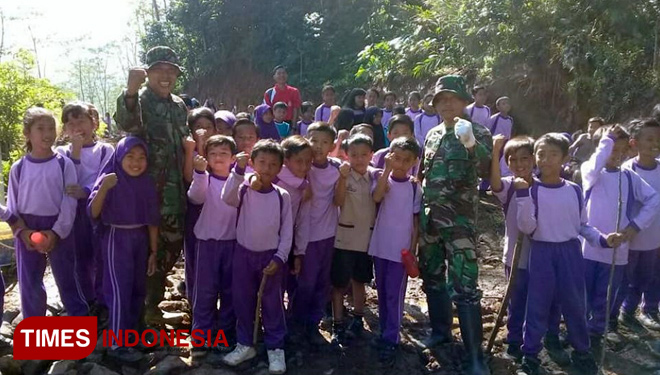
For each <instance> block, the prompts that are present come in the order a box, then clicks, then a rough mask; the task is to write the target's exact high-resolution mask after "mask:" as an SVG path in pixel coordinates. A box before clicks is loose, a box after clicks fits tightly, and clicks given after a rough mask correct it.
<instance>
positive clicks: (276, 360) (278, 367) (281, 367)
mask: <svg viewBox="0 0 660 375" xmlns="http://www.w3.org/2000/svg"><path fill="white" fill-rule="evenodd" d="M285 372H286V359H285V358H284V350H282V349H275V350H268V373H270V374H284V373H285Z"/></svg>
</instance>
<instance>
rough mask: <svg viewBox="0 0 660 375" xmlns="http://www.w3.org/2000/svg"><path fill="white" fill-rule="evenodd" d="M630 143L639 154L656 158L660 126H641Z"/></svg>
mask: <svg viewBox="0 0 660 375" xmlns="http://www.w3.org/2000/svg"><path fill="white" fill-rule="evenodd" d="M631 143H632V145H633V146H634V147H636V148H637V152H639V155H640V156H645V157H649V158H653V159H656V158H657V157H658V156H660V128H643V129H642V131H641V132H640V133H639V135H638V136H637V139H633V141H632V142H631Z"/></svg>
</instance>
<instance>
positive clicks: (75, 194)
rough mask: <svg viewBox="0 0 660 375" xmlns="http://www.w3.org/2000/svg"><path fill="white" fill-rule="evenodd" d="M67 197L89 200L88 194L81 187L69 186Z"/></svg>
mask: <svg viewBox="0 0 660 375" xmlns="http://www.w3.org/2000/svg"><path fill="white" fill-rule="evenodd" d="M65 191H66V195H68V196H70V197H72V198H76V199H85V198H87V192H86V191H85V189H83V188H82V186H80V185H68V186H67V187H66V188H65Z"/></svg>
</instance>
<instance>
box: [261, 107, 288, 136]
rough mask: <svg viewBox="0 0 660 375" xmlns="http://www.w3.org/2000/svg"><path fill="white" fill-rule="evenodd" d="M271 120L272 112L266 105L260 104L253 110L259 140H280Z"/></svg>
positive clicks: (272, 117)
mask: <svg viewBox="0 0 660 375" xmlns="http://www.w3.org/2000/svg"><path fill="white" fill-rule="evenodd" d="M273 119H274V116H273V110H272V108H270V106H269V105H268V104H261V105H259V106H258V107H257V108H255V109H254V122H255V124H257V127H258V128H259V139H268V138H270V139H274V140H276V141H279V140H281V139H282V138H281V137H280V133H279V132H278V131H277V126H275V121H273Z"/></svg>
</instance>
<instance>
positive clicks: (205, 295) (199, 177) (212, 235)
mask: <svg viewBox="0 0 660 375" xmlns="http://www.w3.org/2000/svg"><path fill="white" fill-rule="evenodd" d="M226 181H227V177H221V176H217V175H215V174H209V173H208V172H204V173H200V172H198V171H195V172H194V174H193V182H192V184H191V185H190V188H189V189H188V199H190V201H191V202H192V203H193V204H199V205H203V206H202V212H201V214H200V215H199V219H198V220H197V223H196V224H195V237H197V244H196V246H195V259H196V260H197V263H196V264H195V267H194V268H195V274H194V278H195V288H194V290H193V294H192V301H191V303H192V313H193V330H195V329H199V330H202V331H204V332H206V331H208V330H211V329H214V328H215V327H214V323H215V321H216V319H217V321H218V327H217V328H219V329H222V330H223V331H224V333H225V335H226V336H227V337H228V338H230V340H232V339H233V338H234V336H235V329H236V314H235V313H234V305H233V297H232V265H233V259H234V248H235V247H236V208H235V207H232V206H230V205H228V204H227V203H225V202H224V201H223V200H222V199H221V195H222V189H223V187H224V186H225V182H226ZM218 295H219V296H220V311H219V312H218V308H217V304H218Z"/></svg>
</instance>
